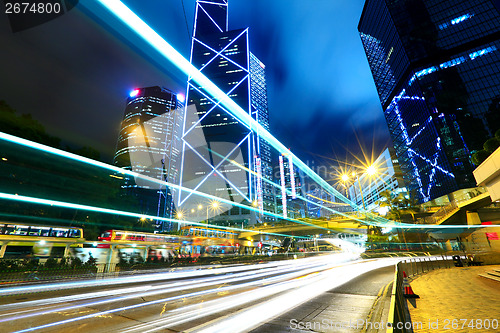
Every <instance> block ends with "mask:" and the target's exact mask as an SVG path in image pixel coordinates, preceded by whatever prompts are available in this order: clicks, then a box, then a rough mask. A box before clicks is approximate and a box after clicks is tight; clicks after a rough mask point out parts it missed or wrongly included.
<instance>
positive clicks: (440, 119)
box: [358, 0, 500, 202]
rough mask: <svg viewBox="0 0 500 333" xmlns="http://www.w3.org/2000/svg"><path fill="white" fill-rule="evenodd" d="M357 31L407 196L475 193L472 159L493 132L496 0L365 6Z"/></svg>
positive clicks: (378, 1) (379, 0)
mask: <svg viewBox="0 0 500 333" xmlns="http://www.w3.org/2000/svg"><path fill="white" fill-rule="evenodd" d="M358 30H359V33H360V37H361V41H362V43H363V46H364V49H365V52H366V55H367V58H368V62H369V64H370V69H371V71H372V75H373V78H374V81H375V85H376V87H377V91H378V92H379V97H380V101H381V104H382V107H383V109H384V115H385V117H386V121H387V125H388V127H389V132H390V134H391V137H392V140H393V143H394V148H395V150H396V153H397V156H398V159H399V162H400V166H401V169H402V171H403V174H404V180H405V183H406V186H407V189H408V191H410V193H413V194H416V195H417V197H418V199H419V200H420V201H421V202H425V201H429V200H432V199H434V198H437V197H439V196H442V195H445V194H448V193H451V192H453V191H455V190H457V189H460V188H468V187H474V186H475V181H474V177H473V175H472V170H473V168H474V166H473V164H472V162H471V154H472V152H474V151H476V150H480V149H482V144H483V143H484V141H486V139H487V138H488V137H489V136H491V135H492V134H493V133H494V132H495V131H496V130H497V129H499V128H500V120H499V115H498V114H495V110H497V109H496V108H495V107H494V106H493V105H494V104H495V101H496V100H498V98H499V97H500V52H499V49H500V13H499V9H498V3H497V1H496V0H458V1H446V0H432V1H431V0H402V1H390V0H367V1H366V2H365V6H364V9H363V13H362V15H361V19H360V23H359V26H358ZM389 74H390V75H389Z"/></svg>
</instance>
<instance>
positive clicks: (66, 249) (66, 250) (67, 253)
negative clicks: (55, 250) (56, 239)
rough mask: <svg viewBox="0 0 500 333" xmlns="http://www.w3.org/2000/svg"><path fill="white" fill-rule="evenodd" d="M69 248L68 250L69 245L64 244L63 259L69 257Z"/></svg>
mask: <svg viewBox="0 0 500 333" xmlns="http://www.w3.org/2000/svg"><path fill="white" fill-rule="evenodd" d="M69 248H70V244H66V247H65V248H64V255H63V257H69V255H70V251H69Z"/></svg>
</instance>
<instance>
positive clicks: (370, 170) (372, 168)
mask: <svg viewBox="0 0 500 333" xmlns="http://www.w3.org/2000/svg"><path fill="white" fill-rule="evenodd" d="M376 173H377V168H376V167H375V166H374V165H373V164H372V165H370V166H368V168H366V170H365V174H366V175H368V176H370V177H372V176H374V175H375V174H376ZM351 177H352V179H353V180H354V179H356V181H357V182H358V186H359V193H360V195H361V202H362V203H363V210H364V211H365V216H366V203H365V197H364V196H363V188H362V187H361V182H360V180H359V174H358V173H356V172H355V171H353V172H351V174H350V175H348V174H343V175H342V176H341V179H342V181H343V182H344V183H345V182H347V181H349V180H350V179H351ZM353 185H354V184H353ZM354 197H356V186H355V185H354ZM367 232H368V233H369V232H370V227H369V226H368V227H367Z"/></svg>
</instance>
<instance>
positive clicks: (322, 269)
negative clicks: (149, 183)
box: [0, 253, 395, 333]
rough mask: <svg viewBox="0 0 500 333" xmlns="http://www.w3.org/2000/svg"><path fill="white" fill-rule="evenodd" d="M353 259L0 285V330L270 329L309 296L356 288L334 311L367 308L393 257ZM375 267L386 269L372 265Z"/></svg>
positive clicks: (323, 258)
mask: <svg viewBox="0 0 500 333" xmlns="http://www.w3.org/2000/svg"><path fill="white" fill-rule="evenodd" d="M356 258H357V256H356V255H354V254H347V253H338V254H332V255H324V256H319V257H313V258H304V259H297V260H289V261H276V262H270V263H263V264H252V265H237V266H223V267H221V266H211V267H207V266H205V267H195V268H189V269H182V270H173V271H167V272H162V273H155V274H144V275H137V276H130V277H120V278H115V279H105V280H92V281H74V282H65V283H52V284H43V285H42V284H38V285H30V286H21V287H10V288H5V287H4V288H0V332H32V331H36V332H106V333H109V332H141V333H143V332H217V333H219V332H231V333H234V332H243V331H250V330H252V329H257V330H258V329H259V327H261V328H260V329H261V332H270V331H269V330H267V331H266V330H263V329H265V327H266V326H265V325H268V324H269V322H272V321H273V320H275V319H276V318H280V316H283V315H284V314H287V315H289V314H290V313H294V312H298V313H303V314H304V313H306V312H307V311H309V309H308V308H309V307H310V304H309V303H308V302H314V301H315V300H317V299H318V298H319V299H323V298H325V299H330V298H332V297H333V299H334V300H335V302H337V301H338V299H340V298H342V297H343V296H342V295H355V296H357V297H358V300H356V299H351V300H350V301H349V302H351V303H342V302H340V303H335V304H336V305H335V306H336V307H337V310H338V311H345V308H344V306H352V311H351V312H352V313H356V312H359V311H358V310H360V309H361V308H363V311H364V309H365V308H366V309H369V308H370V307H371V304H373V297H374V296H371V295H372V294H373V293H374V292H375V291H376V292H378V291H379V289H380V286H381V285H382V284H383V281H385V280H384V279H385V278H386V277H388V276H389V275H391V274H390V273H389V271H390V269H392V267H393V265H394V263H395V260H394V259H382V260H368V261H361V260H356ZM380 267H390V268H389V270H388V271H385V270H377V269H378V268H380ZM368 272H373V273H369V274H366V273H368ZM370 276H373V277H376V278H375V279H374V280H373V279H370ZM360 279H361V280H360ZM371 280H373V281H372V282H368V281H371ZM339 297H340V298H339ZM347 298H349V297H347ZM360 300H362V301H363V304H365V305H366V306H365V305H363V306H361V307H359V309H358V307H356V306H354V304H355V302H357V303H358V304H361V303H360V302H361V301H360ZM353 302H354V303H353ZM343 304H351V305H343ZM359 313H361V312H359ZM363 313H364V312H363ZM363 315H364V314H363ZM271 332H272V331H271Z"/></svg>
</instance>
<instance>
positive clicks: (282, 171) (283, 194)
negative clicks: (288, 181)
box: [279, 155, 287, 218]
mask: <svg viewBox="0 0 500 333" xmlns="http://www.w3.org/2000/svg"><path fill="white" fill-rule="evenodd" d="M279 159H280V177H281V203H282V205H283V217H285V218H286V215H287V214H286V189H285V167H284V166H283V156H282V155H280V158H279Z"/></svg>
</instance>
